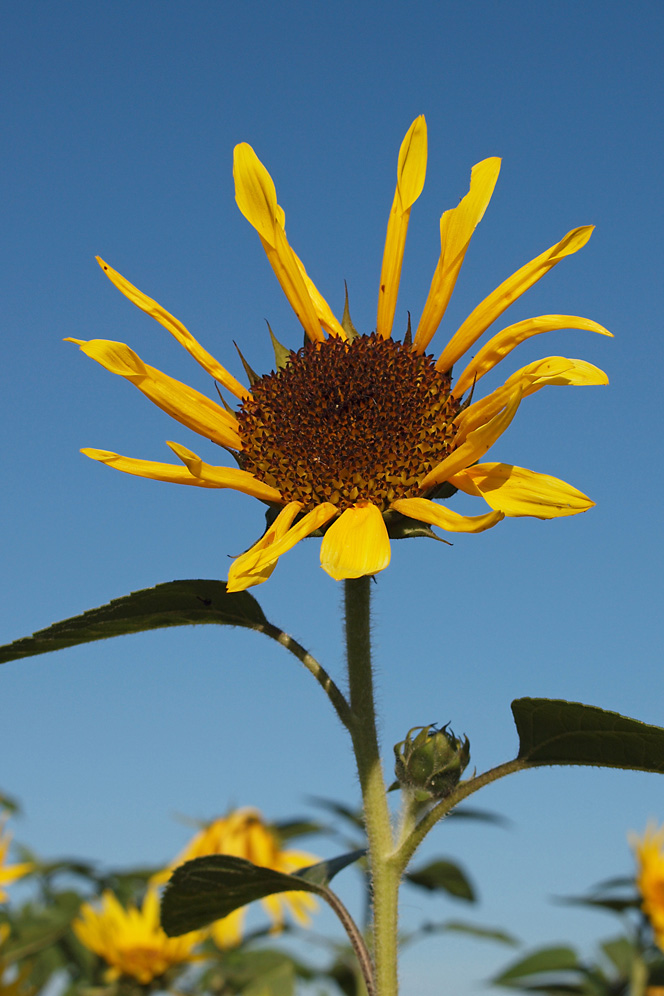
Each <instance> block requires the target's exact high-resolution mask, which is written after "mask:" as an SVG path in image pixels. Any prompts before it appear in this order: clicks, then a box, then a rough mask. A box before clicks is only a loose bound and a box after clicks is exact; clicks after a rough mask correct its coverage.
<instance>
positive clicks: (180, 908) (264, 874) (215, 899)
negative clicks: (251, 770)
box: [161, 850, 365, 937]
mask: <svg viewBox="0 0 664 996" xmlns="http://www.w3.org/2000/svg"><path fill="white" fill-rule="evenodd" d="M364 853H365V852H364V851H363V850H362V851H353V852H351V853H350V854H344V855H341V856H340V857H338V858H333V859H332V860H331V861H322V862H319V863H318V864H315V865H310V866H309V867H307V868H303V869H301V870H300V871H299V872H298V873H297V874H296V875H285V874H284V873H283V872H278V871H273V869H272V868H262V867H260V866H259V865H254V864H252V862H251V861H245V859H244V858H236V857H232V856H230V855H227V854H209V855H207V856H205V857H202V858H194V860H193V861H187V862H185V864H183V865H180V867H179V868H176V869H175V871H174V872H173V875H172V877H171V880H170V882H169V883H168V885H167V886H166V890H165V892H164V897H163V899H162V904H161V923H162V926H163V928H164V930H165V931H166V933H167V934H168V936H169V937H178V936H179V935H180V934H187V933H189V931H191V930H199V929H200V928H202V927H206V926H207V925H208V924H210V923H213V922H214V921H215V920H220V919H221V918H222V917H225V916H228V914H229V913H232V912H233V910H236V909H239V908H240V907H241V906H246V905H247V903H252V902H254V901H255V900H256V899H263V898H264V897H265V896H271V895H275V894H276V893H280V892H313V893H314V894H315V895H317V896H320V897H321V898H323V899H326V898H327V896H328V890H327V889H326V888H325V886H326V885H327V883H328V882H329V881H330V880H331V879H332V878H333V877H334V875H336V874H337V872H339V871H341V870H342V868H345V867H346V866H347V865H349V864H351V863H352V862H353V861H357V860H358V859H359V858H360V857H362V856H363V854H364Z"/></svg>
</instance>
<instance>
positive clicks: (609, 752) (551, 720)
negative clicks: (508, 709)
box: [512, 699, 664, 772]
mask: <svg viewBox="0 0 664 996" xmlns="http://www.w3.org/2000/svg"><path fill="white" fill-rule="evenodd" d="M512 713H513V714H514V722H515V723H516V727H517V730H518V733H519V754H518V759H519V760H522V761H524V762H525V764H526V765H528V766H529V767H535V766H537V765H543V764H593V765H599V766H603V767H607V768H630V769H635V770H638V771H656V772H664V729H662V728H661V727H659V726H648V725H647V724H646V723H641V722H639V720H637V719H629V718H628V717H627V716H621V715H620V713H617V712H608V711H607V710H605V709H598V708H597V707H596V706H588V705H582V704H581V703H580V702H565V701H564V700H563V699H516V700H515V701H514V702H512Z"/></svg>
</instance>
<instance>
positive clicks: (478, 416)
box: [456, 356, 609, 439]
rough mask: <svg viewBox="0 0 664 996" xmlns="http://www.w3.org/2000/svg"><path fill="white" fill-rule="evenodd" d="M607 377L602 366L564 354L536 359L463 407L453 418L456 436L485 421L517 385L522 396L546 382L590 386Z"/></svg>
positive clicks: (560, 384) (550, 384)
mask: <svg viewBox="0 0 664 996" xmlns="http://www.w3.org/2000/svg"><path fill="white" fill-rule="evenodd" d="M608 383H609V378H608V377H607V376H606V374H605V373H604V371H603V370H600V368H599V367H596V366H595V365H594V364H593V363H588V362H587V360H573V359H570V358H569V357H567V356H546V357H545V358H544V359H541V360H535V361H534V362H533V363H528V364H527V366H525V367H521V369H520V370H517V371H515V372H514V373H513V374H512V375H511V377H508V378H507V380H506V381H505V383H504V384H503V385H502V386H501V387H497V388H496V390H495V391H492V392H491V394H487V396H486V397H485V398H480V399H479V400H478V401H475V402H473V404H472V405H469V406H468V408H465V409H464V411H462V412H461V414H460V415H458V416H457V418H456V425H457V427H458V430H459V437H460V439H463V438H464V437H465V436H466V435H467V433H469V432H472V431H473V429H476V428H477V427H478V426H479V425H484V423H485V422H487V421H488V420H489V419H490V418H493V416H494V415H495V414H496V412H498V411H500V409H501V408H502V407H503V406H504V405H505V404H506V403H507V399H508V398H509V397H510V395H511V394H512V392H513V391H514V390H515V389H516V388H518V389H519V390H520V391H521V392H522V396H523V397H524V398H527V397H528V396H529V395H531V394H534V393H535V392H536V391H539V390H540V388H542V387H546V386H547V385H548V386H559V387H560V386H565V387H589V386H592V385H603V384H608Z"/></svg>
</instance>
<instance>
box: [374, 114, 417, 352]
mask: <svg viewBox="0 0 664 996" xmlns="http://www.w3.org/2000/svg"><path fill="white" fill-rule="evenodd" d="M426 169H427V125H426V121H425V120H424V115H423V114H420V116H419V117H418V118H415V120H414V121H413V123H412V125H411V126H410V128H409V129H408V131H407V132H406V137H405V138H404V140H403V142H402V143H401V148H400V150H399V162H398V164H397V187H396V190H395V192H394V200H393V202H392V208H391V210H390V217H389V219H388V222H387V235H386V236H385V249H384V252H383V265H382V267H381V271H380V286H379V290H378V316H377V318H376V332H377V333H378V335H380V336H382V337H383V338H384V339H388V338H389V337H390V336H391V335H392V323H393V321H394V312H395V309H396V306H397V297H398V294H399V280H400V279H401V265H402V263H403V252H404V247H405V245H406V235H407V233H408V220H409V218H410V209H411V208H412V206H413V204H414V203H415V201H416V200H417V198H418V197H419V196H420V194H421V193H422V188H423V187H424V177H425V175H426Z"/></svg>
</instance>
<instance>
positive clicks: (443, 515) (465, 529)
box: [391, 498, 505, 533]
mask: <svg viewBox="0 0 664 996" xmlns="http://www.w3.org/2000/svg"><path fill="white" fill-rule="evenodd" d="M391 507H392V508H395V509H396V510H397V512H401V514H402V515H408V516H410V518H411V519H419V521H420V522H428V523H429V525H431V526H438V527H439V528H440V529H447V530H448V531H449V532H452V533H483V532H484V530H485V529H491V527H492V526H495V525H496V523H497V522H500V521H501V519H504V518H505V516H504V515H503V513H502V512H487V513H486V514H485V515H472V516H470V515H459V513H458V512H453V511H452V510H451V509H449V508H446V507H445V506H444V505H437V504H436V503H435V502H433V501H429V499H428V498H399V499H397V501H394V502H392V505H391Z"/></svg>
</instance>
